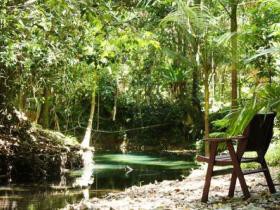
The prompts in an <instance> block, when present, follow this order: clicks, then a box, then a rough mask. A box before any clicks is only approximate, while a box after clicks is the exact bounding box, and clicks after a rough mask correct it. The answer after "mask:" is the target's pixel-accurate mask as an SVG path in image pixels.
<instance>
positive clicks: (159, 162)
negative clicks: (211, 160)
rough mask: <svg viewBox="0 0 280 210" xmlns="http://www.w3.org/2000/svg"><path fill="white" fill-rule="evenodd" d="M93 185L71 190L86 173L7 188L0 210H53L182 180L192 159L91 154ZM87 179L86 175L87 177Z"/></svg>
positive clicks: (0, 190)
mask: <svg viewBox="0 0 280 210" xmlns="http://www.w3.org/2000/svg"><path fill="white" fill-rule="evenodd" d="M93 159H94V165H93V173H92V175H91V181H92V184H91V186H90V187H88V188H83V189H82V188H79V187H75V188H73V180H74V179H75V178H76V180H77V179H79V177H83V176H84V174H83V173H85V171H86V170H77V171H70V172H69V173H68V178H66V179H65V178H62V181H63V185H61V183H62V182H61V181H60V182H57V183H41V184H38V183H37V184H34V183H33V184H15V183H13V184H10V185H4V186H3V185H2V186H0V209H7V210H8V209H17V210H51V209H52V210H53V209H59V208H63V207H64V206H65V205H67V204H68V203H77V202H79V201H81V200H82V199H89V198H93V197H101V196H104V195H106V194H107V193H110V192H116V191H121V190H124V189H126V188H128V187H131V186H133V185H137V186H141V185H144V184H149V183H154V182H155V181H162V180H174V179H182V178H183V177H184V176H187V175H188V174H189V172H190V170H191V169H193V168H196V165H195V163H194V161H193V158H192V157H188V158H187V157H182V156H177V155H166V154H165V155H159V154H147V153H127V154H119V153H110V152H96V153H95V154H94V158H93ZM87 176H88V175H87Z"/></svg>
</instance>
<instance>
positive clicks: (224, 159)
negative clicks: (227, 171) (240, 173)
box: [196, 155, 258, 166]
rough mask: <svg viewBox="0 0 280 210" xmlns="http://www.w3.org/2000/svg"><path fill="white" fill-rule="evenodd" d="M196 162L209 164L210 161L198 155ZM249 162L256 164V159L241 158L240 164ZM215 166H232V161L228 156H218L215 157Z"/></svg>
mask: <svg viewBox="0 0 280 210" xmlns="http://www.w3.org/2000/svg"><path fill="white" fill-rule="evenodd" d="M196 160H197V161H198V162H206V163H209V161H210V159H209V157H206V156H202V155H198V156H197V157H196ZM250 162H258V158H257V157H252V158H242V159H241V163H250ZM215 165H217V166H227V165H232V160H231V157H230V156H229V155H218V156H216V157H215Z"/></svg>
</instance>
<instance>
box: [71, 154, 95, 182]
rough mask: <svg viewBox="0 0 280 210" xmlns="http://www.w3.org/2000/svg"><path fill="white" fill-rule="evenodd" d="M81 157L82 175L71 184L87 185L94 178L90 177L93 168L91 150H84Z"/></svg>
mask: <svg viewBox="0 0 280 210" xmlns="http://www.w3.org/2000/svg"><path fill="white" fill-rule="evenodd" d="M82 159H83V169H82V175H81V177H78V178H77V179H76V181H75V182H74V184H73V186H79V187H89V186H90V185H91V184H92V183H93V181H94V178H93V177H92V175H93V170H94V161H93V152H92V151H91V150H84V151H83V154H82Z"/></svg>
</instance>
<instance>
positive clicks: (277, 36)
mask: <svg viewBox="0 0 280 210" xmlns="http://www.w3.org/2000/svg"><path fill="white" fill-rule="evenodd" d="M279 23H280V3H279V1H277V0H256V1H249V0H248V1H247V0H218V1H211V0H205V1H203V0H176V1H175V0H109V1H105V0H98V1H91V0H79V1H75V0H58V1H57V0H28V1H27V0H1V4H0V109H1V112H4V111H5V107H8V106H14V107H16V108H17V109H18V110H20V111H22V112H24V113H25V114H26V116H27V117H28V118H29V119H30V120H31V121H32V122H34V123H38V124H40V125H41V126H42V127H43V128H47V129H53V130H57V131H60V132H62V133H64V134H71V135H75V136H77V137H79V139H81V141H82V139H83V137H84V139H83V144H84V146H87V145H89V144H91V145H94V144H103V145H107V146H108V147H109V146H112V145H120V144H121V142H123V140H126V141H129V142H132V144H133V145H138V146H139V148H141V146H143V145H145V146H157V147H160V148H169V147H171V148H174V147H177V146H179V147H188V146H190V145H191V144H193V143H194V142H195V140H197V139H199V138H201V137H202V136H203V135H205V136H208V135H209V133H210V132H211V131H213V128H214V127H213V125H212V124H211V123H210V122H211V121H213V120H216V119H221V118H222V117H223V116H225V115H226V114H227V113H228V111H229V110H238V111H239V113H241V116H242V115H244V113H245V114H246V113H247V114H248V113H252V114H253V113H255V112H257V111H260V110H264V109H267V110H269V111H271V110H274V111H277V110H279V104H280V94H279V93H280V91H279V90H280V87H279V82H280V75H279V69H280V68H279V65H280V59H279V55H280V44H279V43H280V42H279V41H280V25H279ZM245 109H247V111H244V110H245ZM242 110H243V111H242ZM248 110H249V111H248ZM249 118H250V117H249ZM249 118H246V119H247V121H248V119H249ZM238 119H239V118H238V117H236V118H235V121H236V122H239V120H238ZM244 119H245V118H244V116H243V117H242V120H243V121H244ZM246 119H245V122H246ZM243 121H242V122H243ZM240 122H241V121H240ZM219 123H220V124H222V122H221V121H220V122H219ZM227 124H228V123H227ZM239 126H241V127H242V126H243V124H242V123H240V124H239ZM241 127H240V128H239V127H237V126H232V128H233V130H231V132H233V133H236V132H237V130H238V129H239V130H240V129H241ZM243 127H244V126H243ZM211 129H212V130H211ZM234 129H235V130H234ZM90 138H91V140H92V141H91V143H90Z"/></svg>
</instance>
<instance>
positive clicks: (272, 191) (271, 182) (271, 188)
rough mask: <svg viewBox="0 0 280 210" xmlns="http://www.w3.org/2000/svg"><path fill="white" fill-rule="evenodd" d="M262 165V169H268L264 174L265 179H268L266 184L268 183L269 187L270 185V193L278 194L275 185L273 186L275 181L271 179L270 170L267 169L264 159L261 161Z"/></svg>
mask: <svg viewBox="0 0 280 210" xmlns="http://www.w3.org/2000/svg"><path fill="white" fill-rule="evenodd" d="M261 165H262V168H263V169H266V170H265V171H264V172H263V173H264V176H265V179H266V182H267V185H268V188H269V191H270V193H276V189H275V186H274V184H273V181H272V178H271V175H270V172H269V169H268V167H267V164H266V161H265V159H264V158H263V160H262V161H261Z"/></svg>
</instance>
